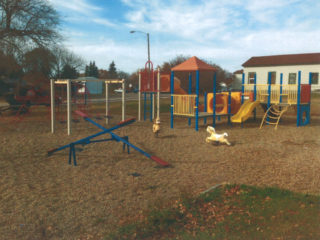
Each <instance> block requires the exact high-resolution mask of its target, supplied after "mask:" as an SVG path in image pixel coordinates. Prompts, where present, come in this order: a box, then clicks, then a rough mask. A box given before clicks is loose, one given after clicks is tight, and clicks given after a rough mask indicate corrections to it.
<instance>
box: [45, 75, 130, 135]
mask: <svg viewBox="0 0 320 240" xmlns="http://www.w3.org/2000/svg"><path fill="white" fill-rule="evenodd" d="M87 81H89V80H81V82H87ZM93 81H95V82H104V83H105V90H106V91H105V94H106V114H105V117H106V124H109V118H111V117H110V116H109V94H108V92H109V83H122V89H125V81H124V79H122V80H119V79H90V82H93ZM77 82H79V80H78V79H58V80H56V81H55V80H54V79H51V80H50V89H51V132H52V133H54V131H55V118H56V117H55V112H56V111H55V110H54V109H55V101H54V99H53V97H52V96H55V85H56V84H60V85H63V88H64V87H65V86H67V90H66V95H67V97H66V105H67V109H66V111H67V125H68V135H71V112H72V103H74V108H75V111H76V110H77V109H76V108H77V103H78V101H77V100H76V99H75V96H76V95H77V94H74V97H73V98H74V99H73V100H72V94H71V89H72V84H73V85H76V86H77V84H78V83H77ZM71 83H72V84H71ZM74 83H76V84H74ZM87 91H88V89H87V88H86V87H85V94H84V98H81V99H82V104H80V105H78V107H79V106H81V107H82V106H86V104H87V99H86V96H87V94H86V93H87ZM77 92H78V90H77ZM88 92H89V91H88ZM89 96H90V93H89ZM89 104H90V99H89ZM90 109H91V107H90ZM80 110H82V111H83V112H86V111H84V110H83V109H81V108H80ZM99 110H100V98H99ZM87 115H88V114H87ZM91 115H92V113H91ZM75 116H76V114H75ZM98 117H100V112H99V113H98V115H97V119H98ZM75 120H76V117H75ZM124 120H125V91H123V92H122V121H124Z"/></svg>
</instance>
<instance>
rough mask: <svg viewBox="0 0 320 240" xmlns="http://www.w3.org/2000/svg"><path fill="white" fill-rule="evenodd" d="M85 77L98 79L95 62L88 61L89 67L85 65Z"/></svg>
mask: <svg viewBox="0 0 320 240" xmlns="http://www.w3.org/2000/svg"><path fill="white" fill-rule="evenodd" d="M85 76H86V77H95V78H99V73H98V67H97V66H96V63H95V61H93V62H91V61H90V63H89V66H88V65H86V70H85Z"/></svg>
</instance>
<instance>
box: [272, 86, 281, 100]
mask: <svg viewBox="0 0 320 240" xmlns="http://www.w3.org/2000/svg"><path fill="white" fill-rule="evenodd" d="M279 102H280V85H276V84H272V85H271V86H270V103H274V104H277V103H279Z"/></svg>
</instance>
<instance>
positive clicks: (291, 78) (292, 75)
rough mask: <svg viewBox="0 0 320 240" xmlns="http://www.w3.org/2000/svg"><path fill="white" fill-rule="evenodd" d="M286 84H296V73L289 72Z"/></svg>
mask: <svg viewBox="0 0 320 240" xmlns="http://www.w3.org/2000/svg"><path fill="white" fill-rule="evenodd" d="M288 84H297V74H296V73H289V81H288Z"/></svg>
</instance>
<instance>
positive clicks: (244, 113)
mask: <svg viewBox="0 0 320 240" xmlns="http://www.w3.org/2000/svg"><path fill="white" fill-rule="evenodd" d="M259 104H260V101H259V100H257V101H255V102H251V101H250V99H248V100H247V101H245V103H244V104H243V105H242V106H241V108H240V110H239V111H238V112H237V114H236V115H234V116H232V117H231V121H232V122H237V123H241V122H244V121H246V120H247V119H248V118H249V117H250V116H251V113H252V111H253V110H254V109H255V108H256V107H257V106H258V105H259Z"/></svg>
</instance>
